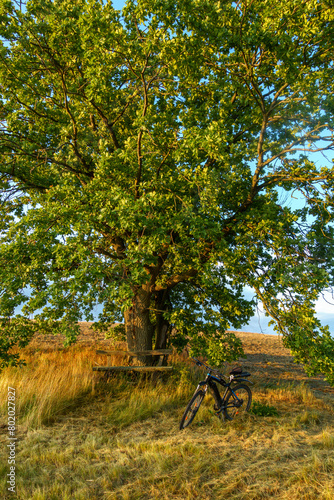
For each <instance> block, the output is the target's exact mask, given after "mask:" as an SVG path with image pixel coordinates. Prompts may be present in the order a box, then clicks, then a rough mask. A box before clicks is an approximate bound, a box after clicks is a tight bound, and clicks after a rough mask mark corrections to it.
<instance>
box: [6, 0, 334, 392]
mask: <svg viewBox="0 0 334 500" xmlns="http://www.w3.org/2000/svg"><path fill="white" fill-rule="evenodd" d="M332 32H333V14H332V10H331V6H330V3H329V2H326V1H323V0H317V1H316V0H302V1H299V2H296V1H295V0H285V1H284V2H281V1H279V0H270V1H269V0H239V1H236V2H234V1H231V0H219V1H218V0H163V1H160V0H137V1H135V0H128V2H127V3H126V5H125V7H124V9H123V10H122V11H117V10H115V9H114V8H113V6H112V3H111V2H110V1H98V0H75V1H74V0H30V1H28V2H27V4H26V6H25V8H20V5H19V4H18V3H17V2H15V1H9V0H0V36H1V40H2V41H1V45H0V62H1V64H0V99H1V100H0V106H1V111H0V120H1V129H0V158H1V161H0V175H1V177H0V182H1V192H2V195H1V196H2V203H1V247H0V262H1V266H0V273H1V280H0V315H1V317H2V318H3V319H2V334H1V344H0V350H1V357H2V359H3V363H4V364H6V363H15V362H16V361H17V356H16V355H15V354H13V352H12V348H13V346H15V345H18V346H23V345H26V344H27V343H28V342H29V340H30V338H31V336H32V335H33V333H34V332H35V331H37V330H38V331H45V332H46V331H49V332H50V331H52V332H54V333H56V332H62V333H64V335H65V337H66V338H67V340H68V341H72V340H74V339H75V336H76V334H77V328H78V326H77V322H78V321H79V320H82V319H88V320H92V319H93V316H92V310H93V308H94V305H95V304H102V305H103V308H104V309H103V313H102V314H101V317H100V318H99V325H100V326H101V325H109V324H110V323H111V322H114V321H119V322H121V323H122V322H124V325H125V334H126V339H127V342H128V347H129V348H131V349H145V350H146V349H151V348H152V347H156V348H162V347H165V346H166V345H167V344H168V345H170V344H172V345H175V346H178V347H182V346H184V345H185V344H186V343H187V342H190V344H191V345H192V347H193V349H194V350H195V351H196V350H197V352H202V353H206V355H207V356H208V357H209V359H210V360H211V362H215V363H220V362H222V361H223V360H233V359H237V358H238V357H239V356H240V355H241V354H242V346H241V343H240V341H239V340H238V339H237V338H236V337H235V336H234V334H233V333H232V332H231V331H230V330H231V329H232V328H234V329H237V328H240V327H242V325H244V324H245V323H246V322H247V321H248V319H249V318H250V317H251V316H252V314H253V312H254V309H255V307H256V300H255V299H254V300H246V299H245V297H244V295H243V289H244V287H245V286H248V287H251V288H252V289H253V290H254V291H255V295H256V298H257V300H259V301H261V302H262V304H263V307H264V308H265V311H266V313H267V314H268V315H269V316H270V317H271V318H272V319H273V321H274V322H275V325H276V329H277V331H278V332H280V333H281V334H282V335H283V341H284V343H285V345H286V346H287V347H289V348H290V349H291V350H292V352H293V354H294V355H295V359H296V360H297V361H299V362H302V363H303V364H304V365H305V368H306V370H307V372H308V373H309V374H312V373H316V372H319V371H320V372H323V373H324V374H325V375H326V377H327V379H328V380H329V381H330V382H331V383H334V355H333V349H334V341H333V337H332V336H331V334H330V332H329V329H328V327H326V326H322V325H321V324H320V322H319V320H318V319H317V318H316V316H315V313H314V306H315V301H316V299H317V297H318V296H319V294H320V293H321V291H322V290H324V289H326V288H328V287H331V286H332V284H333V226H332V216H333V168H332V166H331V162H330V161H326V160H325V158H324V159H323V160H322V159H320V160H319V156H312V153H315V152H319V151H321V152H322V153H323V154H324V155H326V151H328V152H329V151H330V150H331V149H332V148H333V128H332V123H333V111H334V102H333V37H332ZM320 158H322V157H320ZM329 160H330V158H329ZM284 193H286V195H287V196H288V197H290V195H291V193H293V196H295V197H296V198H298V203H297V204H295V205H294V204H289V203H284ZM19 306H22V311H21V312H20V313H19V314H17V313H16V312H17V308H18V307H19ZM32 314H34V321H30V320H29V318H30V316H31V315H32ZM8 318H11V319H10V321H9V319H8ZM148 361H149V360H147V359H142V360H141V362H143V363H145V362H148Z"/></svg>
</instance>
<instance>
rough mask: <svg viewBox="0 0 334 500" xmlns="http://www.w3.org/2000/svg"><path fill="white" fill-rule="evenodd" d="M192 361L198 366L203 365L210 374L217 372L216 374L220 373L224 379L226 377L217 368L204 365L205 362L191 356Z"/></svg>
mask: <svg viewBox="0 0 334 500" xmlns="http://www.w3.org/2000/svg"><path fill="white" fill-rule="evenodd" d="M191 359H192V360H193V361H194V362H196V365H198V366H199V365H202V366H205V368H207V369H208V370H209V371H210V372H216V373H219V375H220V376H221V377H222V378H224V375H223V374H222V373H221V372H220V371H219V370H217V369H216V368H211V366H209V365H207V364H205V363H203V361H200V360H199V359H197V358H194V356H191Z"/></svg>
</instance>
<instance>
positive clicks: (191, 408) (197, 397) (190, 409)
mask: <svg viewBox="0 0 334 500" xmlns="http://www.w3.org/2000/svg"><path fill="white" fill-rule="evenodd" d="M204 396H205V392H204V391H202V390H201V389H199V390H198V391H196V392H195V394H194V395H193V397H192V398H191V400H190V401H189V403H188V406H187V408H186V409H185V412H184V414H183V416H182V419H181V422H180V431H182V429H184V428H185V427H188V425H190V424H191V422H192V421H193V420H194V418H195V416H196V413H197V412H198V410H199V407H200V406H201V404H202V401H203V399H204Z"/></svg>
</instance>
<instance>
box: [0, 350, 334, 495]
mask: <svg viewBox="0 0 334 500" xmlns="http://www.w3.org/2000/svg"><path fill="white" fill-rule="evenodd" d="M25 357H26V359H27V366H26V367H22V368H7V369H6V370H4V371H3V372H2V373H1V376H0V393H1V401H2V402H3V404H2V406H1V414H2V421H5V420H4V419H5V415H6V395H7V390H8V385H9V386H11V387H15V389H16V394H17V400H16V402H17V415H18V422H19V424H18V440H19V447H18V452H17V471H16V477H17V492H18V494H17V496H16V497H15V496H11V498H15V499H16V498H17V499H20V500H21V499H22V500H50V499H51V500H53V499H57V500H58V499H71V500H72V499H74V500H100V499H101V500H102V499H103V500H119V499H130V500H133V499H145V500H146V499H148V500H150V499H152V500H153V499H154V500H155V499H157V498H159V499H168V500H169V499H171V498H173V499H178V500H184V499H189V500H195V499H201V500H206V499H207V500H211V499H213V498H214V499H218V500H219V499H225V498H228V499H231V500H234V499H235V500H260V499H268V500H269V499H275V500H291V499H293V500H306V499H309V500H312V499H317V500H332V499H333V498H334V458H333V448H334V426H333V415H334V412H333V407H332V406H330V405H329V403H328V401H327V403H324V402H323V400H320V399H319V398H318V397H317V396H316V395H315V394H314V393H313V391H312V390H311V389H310V388H309V387H308V386H307V384H305V383H300V382H298V380H296V381H295V382H294V383H293V384H291V383H289V384H288V383H286V382H284V381H280V380H276V381H275V382H274V383H271V384H270V385H269V384H268V383H267V382H268V381H267V380H266V378H264V377H263V378H261V377H260V376H258V377H257V378H256V379H255V378H254V377H253V380H254V381H255V382H256V385H255V386H254V387H252V391H253V399H254V401H257V402H259V404H260V405H262V407H264V408H265V407H274V408H276V409H277V411H278V414H279V415H278V416H277V415H276V414H275V415H274V414H272V415H265V416H261V415H253V414H249V415H246V416H245V417H244V418H243V419H241V420H238V419H236V420H234V421H232V422H221V421H220V420H219V419H218V418H217V417H216V416H215V414H214V411H213V404H214V401H213V399H212V397H211V396H210V395H209V394H208V395H207V396H206V398H205V400H204V402H203V404H202V407H201V408H200V410H199V412H198V414H197V415H196V418H195V420H194V422H193V423H192V425H191V426H190V427H189V428H187V429H185V430H184V431H182V432H180V431H179V430H178V426H179V422H180V419H181V416H182V413H183V411H184V409H185V406H186V404H187V402H188V400H189V399H190V397H191V395H192V394H193V392H194V390H195V388H196V385H197V383H198V381H199V380H200V379H202V378H203V373H202V372H201V371H200V370H198V369H197V368H196V367H194V366H192V365H191V364H190V363H188V362H185V360H184V359H183V358H182V357H178V356H176V355H173V357H172V361H173V365H174V366H175V369H174V372H173V374H168V375H166V374H165V375H164V376H162V377H158V378H153V377H151V376H138V375H132V376H131V375H117V376H112V377H110V378H109V380H105V378H104V377H103V376H101V375H100V374H96V373H95V372H93V371H92V365H93V364H94V361H95V360H96V356H95V351H94V350H93V349H91V348H81V349H79V348H77V349H67V350H64V351H54V352H45V353H43V352H40V353H37V354H34V355H32V354H31V355H29V356H25ZM92 380H95V386H94V389H93V390H92ZM5 440H6V433H4V434H3V441H4V442H5ZM0 455H1V456H0V464H5V465H3V466H0V471H1V472H2V474H1V475H0V477H1V479H0V487H1V488H3V491H5V490H6V484H5V481H6V479H5V476H6V473H7V467H6V449H5V447H2V450H1V454H0ZM1 467H2V468H1Z"/></svg>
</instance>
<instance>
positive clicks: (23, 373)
mask: <svg viewBox="0 0 334 500" xmlns="http://www.w3.org/2000/svg"><path fill="white" fill-rule="evenodd" d="M89 354H90V350H87V349H86V350H82V351H77V352H76V353H75V354H74V353H73V351H70V350H68V351H53V352H48V353H42V354H40V353H39V354H37V355H36V354H35V355H30V356H25V358H26V360H27V365H26V366H22V367H8V368H6V369H4V370H3V371H2V373H1V378H0V397H1V401H2V402H4V403H3V404H2V410H3V411H6V410H5V407H4V405H5V403H6V395H7V391H8V387H13V388H15V391H16V415H17V418H18V419H19V421H20V424H21V425H22V424H24V425H26V426H28V427H29V428H36V427H39V426H41V425H43V424H47V423H50V422H52V421H53V420H54V419H55V418H56V417H57V416H59V415H60V414H62V413H64V412H66V411H67V410H68V409H72V408H75V407H76V406H78V405H79V404H81V403H82V400H83V398H84V397H86V396H87V395H88V394H89V392H90V389H91V384H92V372H91V368H90V366H91V360H90V356H89Z"/></svg>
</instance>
